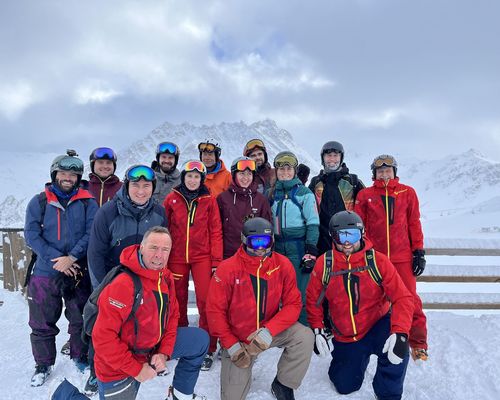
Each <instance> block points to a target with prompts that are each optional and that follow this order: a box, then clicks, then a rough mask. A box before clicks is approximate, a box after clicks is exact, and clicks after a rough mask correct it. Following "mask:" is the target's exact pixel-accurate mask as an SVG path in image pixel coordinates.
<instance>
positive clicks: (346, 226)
mask: <svg viewBox="0 0 500 400" xmlns="http://www.w3.org/2000/svg"><path fill="white" fill-rule="evenodd" d="M350 230H357V231H359V234H358V236H357V240H354V241H351V243H355V242H357V241H358V240H361V239H362V237H363V233H364V231H365V227H364V224H363V220H362V219H361V217H360V216H359V215H358V214H356V213H355V212H354V211H340V212H338V213H336V214H334V215H333V217H332V218H330V223H329V224H328V231H329V233H330V236H331V237H332V239H333V240H334V241H335V242H336V243H339V244H343V243H344V242H345V241H350V240H349V237H348V236H347V237H344V239H342V237H341V235H340V234H339V232H340V231H343V232H344V231H346V232H347V235H349V234H350V232H349V231H350ZM353 236H355V235H353ZM346 238H347V240H346Z"/></svg>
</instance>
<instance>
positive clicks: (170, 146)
mask: <svg viewBox="0 0 500 400" xmlns="http://www.w3.org/2000/svg"><path fill="white" fill-rule="evenodd" d="M178 152H179V148H178V147H177V145H176V144H175V143H172V142H163V143H160V144H159V145H158V146H157V147H156V154H162V153H170V154H173V155H177V154H178Z"/></svg>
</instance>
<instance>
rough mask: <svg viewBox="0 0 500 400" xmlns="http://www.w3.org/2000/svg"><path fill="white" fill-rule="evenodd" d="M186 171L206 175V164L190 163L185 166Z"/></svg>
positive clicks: (199, 162)
mask: <svg viewBox="0 0 500 400" xmlns="http://www.w3.org/2000/svg"><path fill="white" fill-rule="evenodd" d="M184 171H186V172H189V171H198V172H200V173H202V174H204V173H205V171H206V169H205V164H203V163H202V162H201V161H188V162H187V163H186V164H185V165H184Z"/></svg>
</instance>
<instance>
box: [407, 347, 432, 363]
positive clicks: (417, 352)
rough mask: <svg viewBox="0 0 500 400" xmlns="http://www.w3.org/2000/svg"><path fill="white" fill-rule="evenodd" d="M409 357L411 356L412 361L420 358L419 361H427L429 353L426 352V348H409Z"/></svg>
mask: <svg viewBox="0 0 500 400" xmlns="http://www.w3.org/2000/svg"><path fill="white" fill-rule="evenodd" d="M411 358H413V361H417V360H421V361H427V359H428V358H429V354H428V353H427V350H426V349H413V348H412V349H411Z"/></svg>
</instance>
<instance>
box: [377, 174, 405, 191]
mask: <svg viewBox="0 0 500 400" xmlns="http://www.w3.org/2000/svg"><path fill="white" fill-rule="evenodd" d="M398 185H399V178H398V177H396V178H394V179H389V182H388V183H387V187H388V188H392V189H393V188H395V187H397V186H398ZM373 187H376V188H382V189H385V187H386V185H385V181H383V180H382V179H376V180H374V181H373Z"/></svg>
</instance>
